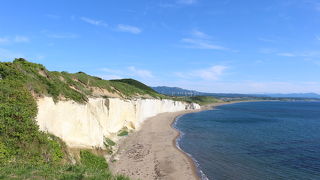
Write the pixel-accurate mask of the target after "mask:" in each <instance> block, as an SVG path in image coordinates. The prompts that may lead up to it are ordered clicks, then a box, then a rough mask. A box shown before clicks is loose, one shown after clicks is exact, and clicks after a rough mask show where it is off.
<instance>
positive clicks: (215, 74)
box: [193, 65, 227, 80]
mask: <svg viewBox="0 0 320 180" xmlns="http://www.w3.org/2000/svg"><path fill="white" fill-rule="evenodd" d="M226 69H227V67H226V66H220V65H217V66H212V67H210V68H208V69H201V70H196V71H194V72H193V76H197V77H200V78H202V79H205V80H218V79H219V78H220V76H221V75H222V74H223V73H224V72H225V70H226Z"/></svg>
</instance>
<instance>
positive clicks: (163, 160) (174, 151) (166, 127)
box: [110, 103, 226, 180]
mask: <svg viewBox="0 0 320 180" xmlns="http://www.w3.org/2000/svg"><path fill="white" fill-rule="evenodd" d="M223 104H226V103H216V104H211V105H208V106H204V107H202V108H201V109H200V110H193V111H191V110H188V111H180V112H174V113H162V114H159V115H157V116H155V117H152V118H149V119H148V120H146V121H145V122H144V123H143V125H142V127H141V130H139V131H137V132H134V133H132V134H130V135H129V136H128V137H127V138H125V139H123V140H122V141H121V142H119V143H120V144H119V150H118V152H117V154H116V156H115V159H117V160H116V161H115V162H110V168H111V170H112V171H113V172H114V173H118V174H125V175H127V176H129V177H130V178H133V179H141V180H151V179H167V180H169V179H172V180H173V179H174V180H180V179H181V180H186V179H188V180H193V179H199V177H198V175H197V172H196V168H195V165H194V163H193V161H192V159H191V158H190V157H189V156H187V155H186V154H185V153H184V152H183V151H181V150H179V149H178V148H177V147H176V143H175V140H176V138H177V137H178V136H179V132H178V131H177V130H176V129H174V128H173V127H172V123H173V122H174V121H175V119H176V117H177V116H180V115H182V114H186V113H192V112H198V111H203V110H207V109H210V108H213V107H215V106H218V105H223Z"/></svg>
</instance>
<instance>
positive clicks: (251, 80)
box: [0, 0, 320, 93]
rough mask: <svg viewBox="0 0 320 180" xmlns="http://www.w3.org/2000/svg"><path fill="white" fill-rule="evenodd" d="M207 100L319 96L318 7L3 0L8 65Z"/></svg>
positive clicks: (0, 28) (309, 3)
mask: <svg viewBox="0 0 320 180" xmlns="http://www.w3.org/2000/svg"><path fill="white" fill-rule="evenodd" d="M15 57H24V58H26V59H28V60H30V61H32V62H37V63H41V64H44V65H45V66H46V67H47V68H48V69H49V70H57V71H68V72H78V71H84V72H86V73H88V74H92V75H96V76H100V77H103V78H105V79H112V78H128V77H130V78H135V79H138V80H140V81H142V82H144V83H146V84H148V85H151V86H158V85H167V86H178V87H182V88H188V89H194V90H199V91H206V92H238V93H278V92H279V93H289V92H316V93H320V80H319V77H320V1H319V0H268V1H256V0H219V1H214V0H135V1H133V0H91V1H88V0H68V1H65V0H46V1H43V0H28V1H25V0H3V1H2V2H1V6H0V61H11V60H12V59H13V58H15Z"/></svg>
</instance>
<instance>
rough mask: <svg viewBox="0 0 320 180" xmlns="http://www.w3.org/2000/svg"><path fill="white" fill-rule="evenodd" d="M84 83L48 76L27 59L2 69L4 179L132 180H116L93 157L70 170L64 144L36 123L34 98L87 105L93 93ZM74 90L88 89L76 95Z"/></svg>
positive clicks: (86, 155) (0, 157) (0, 158)
mask: <svg viewBox="0 0 320 180" xmlns="http://www.w3.org/2000/svg"><path fill="white" fill-rule="evenodd" d="M74 77H78V79H77V80H75V79H74ZM86 77H87V76H86V75H83V74H82V73H78V74H68V73H58V72H49V71H47V70H46V69H45V68H44V67H43V66H42V65H39V64H33V63H29V62H27V61H25V60H24V59H16V60H14V62H13V63H0V179H109V180H115V179H119V180H122V179H128V178H126V177H123V176H113V175H112V174H111V173H110V171H109V170H108V165H107V163H106V162H105V160H104V158H103V157H99V156H96V155H94V154H91V153H90V152H89V151H81V152H80V162H78V163H77V164H74V165H72V163H71V160H70V159H71V156H70V154H69V153H68V150H67V148H66V145H65V144H64V143H63V141H61V140H60V139H59V138H57V137H55V136H53V135H50V134H47V133H44V132H41V131H39V127H38V126H37V124H36V122H35V117H36V115H37V104H36V101H35V99H34V97H33V95H42V94H46V95H51V96H52V97H53V98H54V99H55V100H58V99H59V98H60V97H62V96H63V97H64V98H67V99H73V100H75V101H77V102H84V101H86V100H87V96H86V94H90V91H89V90H88V88H87V87H86V86H85V85H83V83H80V80H81V81H86V79H85V78H86ZM91 78H92V79H95V77H91V76H88V79H87V80H89V79H91ZM100 81H102V80H98V79H97V80H96V82H100ZM66 82H69V83H66ZM87 83H89V82H87ZM70 84H72V86H74V87H78V88H79V89H80V88H84V89H82V90H79V89H77V88H76V89H77V90H74V89H73V88H70ZM102 84H103V83H102ZM98 85H100V84H97V86H98ZM32 93H33V94H32ZM93 162H94V163H93Z"/></svg>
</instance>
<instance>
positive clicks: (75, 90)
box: [0, 58, 165, 103]
mask: <svg viewBox="0 0 320 180" xmlns="http://www.w3.org/2000/svg"><path fill="white" fill-rule="evenodd" d="M0 78H2V79H10V80H11V81H19V82H20V85H23V86H24V88H26V89H27V90H29V91H31V92H33V93H34V94H36V95H47V96H52V97H53V98H54V100H55V101H58V100H59V99H63V98H65V99H71V100H74V101H76V102H79V103H84V102H86V101H87V100H88V97H89V96H92V95H94V93H93V91H94V88H98V89H104V90H106V91H108V92H110V93H114V94H118V95H119V96H121V97H123V98H132V97H135V96H141V97H143V96H149V97H153V98H162V97H165V96H164V95H161V94H158V93H156V92H155V91H153V90H152V89H151V88H150V87H148V86H146V85H144V84H142V83H140V82H138V81H135V80H132V79H124V80H111V81H108V80H103V79H101V78H99V77H95V76H90V75H87V74H85V73H83V72H78V73H74V74H72V73H67V72H56V71H48V70H47V69H46V68H45V67H44V66H43V65H41V64H35V63H30V62H28V61H26V60H24V59H21V58H20V59H15V60H14V61H13V62H12V63H10V62H0Z"/></svg>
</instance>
